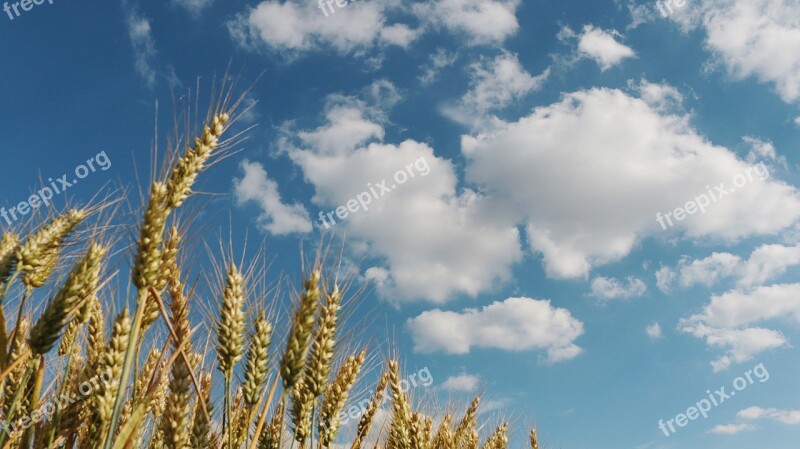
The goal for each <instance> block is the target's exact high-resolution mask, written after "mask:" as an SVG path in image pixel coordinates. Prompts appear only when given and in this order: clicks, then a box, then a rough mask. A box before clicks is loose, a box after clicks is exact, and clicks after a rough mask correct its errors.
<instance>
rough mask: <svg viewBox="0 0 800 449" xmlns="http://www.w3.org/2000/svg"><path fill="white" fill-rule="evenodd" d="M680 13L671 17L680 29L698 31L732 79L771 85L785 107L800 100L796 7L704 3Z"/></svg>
mask: <svg viewBox="0 0 800 449" xmlns="http://www.w3.org/2000/svg"><path fill="white" fill-rule="evenodd" d="M683 10H686V11H683ZM683 10H681V12H680V13H676V14H673V15H672V16H671V17H672V18H673V19H674V20H676V21H678V22H679V23H681V24H682V25H683V27H684V29H689V28H692V27H697V26H700V27H702V28H703V29H704V30H705V32H706V41H705V43H706V47H707V48H708V49H709V50H710V51H711V52H712V53H713V54H714V56H715V57H716V59H717V61H718V62H719V63H720V64H722V65H723V66H724V67H725V68H726V70H727V71H728V73H730V74H731V75H732V76H733V77H734V78H737V79H744V78H748V77H755V78H756V79H758V80H759V81H760V82H764V83H770V84H772V85H774V86H775V89H776V91H777V93H778V94H779V95H780V97H781V98H782V99H783V100H784V101H786V102H793V101H796V100H797V99H799V98H800V52H798V51H797V48H798V46H800V20H798V17H800V3H798V2H797V1H796V0H748V1H733V0H706V1H704V2H702V3H701V4H699V5H697V8H683Z"/></svg>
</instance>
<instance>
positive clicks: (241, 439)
mask: <svg viewBox="0 0 800 449" xmlns="http://www.w3.org/2000/svg"><path fill="white" fill-rule="evenodd" d="M238 106H239V102H238V101H229V97H225V98H224V99H223V100H221V101H218V102H217V103H216V104H215V105H214V106H213V107H212V108H211V110H210V112H209V113H208V114H207V116H206V118H205V119H204V120H199V122H203V123H202V124H200V123H198V124H199V125H201V128H200V129H201V131H200V132H199V133H197V135H196V136H194V137H193V138H189V139H184V142H188V143H186V144H184V145H181V150H180V151H178V150H176V151H174V154H172V155H171V157H166V158H165V162H164V165H165V167H166V169H165V170H162V171H163V175H161V176H156V177H155V179H154V180H153V181H152V182H151V183H150V185H149V186H147V187H148V189H147V192H148V193H147V195H146V201H144V204H143V206H142V208H141V210H139V211H138V212H137V214H135V215H131V216H132V217H133V218H132V219H131V220H137V221H136V222H131V223H127V225H129V226H130V227H131V229H135V230H136V231H135V237H134V238H133V239H132V240H134V242H133V244H131V245H128V247H125V248H119V246H120V239H116V238H112V237H110V236H109V234H108V226H105V225H104V220H105V218H103V213H104V211H106V210H107V209H108V207H106V206H108V204H104V203H103V201H101V204H93V205H91V206H85V207H71V208H68V209H66V210H63V211H61V212H60V213H58V214H57V215H55V216H52V217H49V218H47V219H42V220H41V222H38V223H37V222H31V223H28V224H27V225H25V226H19V227H18V229H15V230H14V231H13V232H12V231H8V232H6V233H4V234H3V235H2V239H1V240H0V301H2V309H1V312H0V382H2V389H1V390H0V416H2V426H3V429H2V432H0V448H2V449H6V448H26V449H29V448H37V449H42V448H103V449H112V448H113V449H126V448H157V449H160V448H170V449H187V448H191V449H201V448H202V449H205V448H226V449H233V448H237V449H240V448H249V449H277V448H292V449H294V448H298V449H302V448H315V447H318V448H328V447H337V448H347V447H349V448H351V449H360V448H362V447H363V448H366V447H370V448H371V447H374V448H386V449H455V448H459V449H477V448H485V449H501V448H506V447H508V437H507V433H508V432H509V423H507V422H502V423H499V424H498V423H495V424H490V423H481V422H479V420H478V408H479V403H480V399H479V398H478V397H476V398H475V399H474V400H473V401H472V402H471V403H470V404H463V408H464V409H466V412H465V413H463V414H462V413H458V414H454V413H451V412H448V411H447V410H437V411H431V410H415V406H414V400H413V399H412V398H410V397H409V396H408V395H407V394H406V392H405V391H404V390H403V389H402V388H401V379H402V377H401V376H402V373H401V370H400V366H401V363H400V361H399V360H398V359H397V358H396V357H393V356H391V357H390V356H386V355H384V354H380V353H378V352H376V350H375V349H371V348H370V347H369V346H364V347H363V348H362V347H357V346H355V345H342V344H340V343H342V342H341V341H339V336H340V335H341V334H342V329H339V327H341V326H340V325H341V324H342V323H341V320H340V318H341V315H342V310H343V308H344V307H345V306H346V305H347V304H349V303H348V302H347V301H345V299H346V297H347V295H348V292H347V288H346V286H345V285H342V283H340V282H339V281H337V280H336V276H335V275H333V274H332V272H331V271H330V270H328V267H327V265H328V264H326V263H325V260H324V258H322V259H320V258H319V257H317V258H316V260H315V261H314V262H312V263H311V264H309V266H308V267H301V268H304V269H303V272H304V275H303V283H302V285H301V286H298V292H297V293H296V294H294V295H292V296H293V297H292V298H291V299H292V304H293V305H292V306H290V308H289V309H288V310H290V311H289V312H287V313H283V314H281V313H273V312H272V311H273V310H276V309H280V307H276V306H275V304H272V303H271V301H273V299H258V300H254V299H253V298H250V297H248V296H250V295H251V292H252V291H253V289H252V285H248V283H251V282H253V278H254V276H253V275H252V273H257V272H259V271H261V270H264V267H263V266H241V264H237V263H234V262H233V261H232V259H233V258H226V259H231V260H225V261H224V262H216V263H214V264H212V265H213V266H210V267H200V270H201V271H204V272H205V273H211V275H210V276H211V277H216V278H217V279H215V281H216V282H217V283H218V285H219V288H218V295H217V297H215V298H211V299H210V300H208V301H207V302H209V303H210V304H205V303H203V302H202V301H204V300H205V299H206V298H203V299H200V298H198V295H197V294H196V293H195V288H194V287H195V285H194V283H193V282H192V281H191V280H190V279H189V276H188V275H187V273H186V270H185V267H184V263H183V262H182V261H185V260H186V259H187V257H194V256H191V255H189V256H187V254H186V252H187V251H189V250H188V249H187V248H188V247H187V245H185V240H186V238H187V236H186V234H187V232H186V230H185V228H183V227H182V226H181V225H180V224H179V220H178V218H177V217H178V215H179V214H178V212H177V211H178V210H179V209H181V207H182V206H183V205H184V203H185V202H186V200H187V199H188V198H189V197H190V196H192V194H193V193H194V191H193V186H194V185H195V182H196V180H197V178H198V176H200V175H201V174H202V173H203V172H204V171H205V170H206V169H207V168H209V167H210V165H212V164H211V162H212V161H213V160H215V159H218V158H219V157H221V156H223V155H224V153H225V152H226V151H228V150H229V149H230V148H231V146H232V143H233V142H235V141H236V139H237V138H238V135H235V136H233V137H231V138H226V134H228V133H230V131H231V130H230V128H231V127H232V125H233V124H234V123H235V122H236V117H237V115H236V110H237V107H238ZM104 201H112V202H116V201H117V200H104ZM228 251H230V252H231V253H233V249H232V248H228ZM67 253H69V257H67ZM112 254H123V255H127V256H125V257H129V261H128V263H127V265H125V266H128V265H129V266H130V267H132V269H131V270H130V271H127V270H124V271H121V273H122V274H121V275H120V276H121V277H123V278H126V280H127V279H129V280H130V281H129V284H130V288H129V289H130V291H132V292H133V293H132V294H131V300H130V301H128V302H127V303H129V304H131V306H130V308H129V309H128V308H123V309H122V310H116V309H117V307H118V305H117V304H118V303H119V301H115V298H116V295H115V294H114V293H113V292H111V290H112V288H111V287H110V284H109V282H108V281H109V279H108V278H109V276H111V275H110V274H109V273H111V272H113V271H114V270H113V268H114V267H110V266H109V263H110V262H109V261H110V260H111V255H112ZM117 265H118V263H116V262H115V266H117ZM195 268H197V267H195ZM39 303H40V304H39ZM205 308H209V309H210V310H211V311H212V313H209V314H204V313H202V312H203V311H204V310H205ZM206 315H208V316H207V317H206ZM204 319H205V320H206V321H207V322H205V323H199V322H198V320H204ZM200 325H203V326H205V327H206V328H209V329H214V330H215V332H214V335H213V336H212V337H211V338H209V339H208V344H205V345H203V344H202V341H201V340H200V339H198V338H197V335H196V334H195V330H196V329H198V328H199V326H200ZM278 330H280V331H278ZM275 333H281V334H282V335H275ZM373 361H375V365H376V367H375V368H376V369H379V370H380V372H381V374H380V375H379V376H377V381H376V382H374V385H364V384H365V381H364V379H365V377H366V376H365V375H364V373H365V372H366V371H367V370H368V369H370V367H368V366H367V365H369V364H370V363H373ZM47 366H58V367H59V369H57V370H55V372H51V371H50V370H47V369H46V367H47ZM357 389H358V390H359V391H370V392H371V395H372V398H371V400H370V401H369V402H368V405H367V407H366V408H365V410H363V413H362V414H361V417H360V420H359V421H358V424H357V427H356V431H355V433H356V434H355V437H348V438H347V439H346V441H343V440H344V438H343V436H340V435H339V433H340V430H341V427H342V426H341V423H340V416H341V413H342V411H343V410H344V409H345V408H346V407H347V405H348V400H349V399H352V396H353V393H354V391H356V390H357ZM216 392H220V394H216ZM220 396H221V398H220ZM219 399H221V400H219ZM385 399H388V400H389V404H390V408H389V411H390V413H389V414H388V416H386V417H385V419H383V422H380V421H379V420H378V415H379V413H378V412H379V411H380V404H381V403H382V402H383V401H384V400H385ZM454 408H455V409H458V407H454ZM530 445H531V447H532V448H533V449H537V448H538V441H537V434H536V431H535V430H531V431H530Z"/></svg>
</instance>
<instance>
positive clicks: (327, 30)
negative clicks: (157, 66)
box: [228, 0, 418, 54]
mask: <svg viewBox="0 0 800 449" xmlns="http://www.w3.org/2000/svg"><path fill="white" fill-rule="evenodd" d="M399 6H400V5H399V3H398V2H393V1H390V2H365V1H359V2H353V3H349V4H347V6H346V11H344V10H342V11H339V12H338V13H337V12H336V10H337V9H338V7H336V6H335V5H334V6H333V8H334V12H332V13H331V12H330V9H328V16H327V17H326V16H325V14H324V13H323V12H322V11H321V10H320V8H319V7H318V4H317V2H299V1H296V0H288V1H283V2H281V1H275V0H267V1H262V2H261V3H259V4H258V5H256V6H255V7H254V8H252V9H250V10H248V11H246V12H244V13H241V14H239V15H237V16H236V17H235V18H234V19H232V20H231V21H229V22H228V29H229V31H230V33H231V35H232V37H233V38H234V40H236V41H237V42H238V43H239V44H240V45H242V46H244V47H247V48H259V47H262V46H264V47H266V48H268V49H270V50H273V51H276V52H283V53H288V54H300V53H303V52H308V51H314V50H333V51H336V52H338V53H340V54H351V53H364V52H366V51H368V50H371V49H375V48H378V47H381V46H385V45H395V46H400V47H404V48H405V47H408V45H410V44H411V42H413V41H414V39H416V37H417V35H418V31H417V30H414V29H411V28H410V27H409V26H408V25H406V24H402V23H390V22H389V20H388V18H387V15H388V13H389V11H391V10H393V9H396V8H397V7H399Z"/></svg>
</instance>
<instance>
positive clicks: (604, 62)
mask: <svg viewBox="0 0 800 449" xmlns="http://www.w3.org/2000/svg"><path fill="white" fill-rule="evenodd" d="M558 37H559V39H560V40H562V41H567V40H577V42H578V44H577V55H578V58H588V59H591V60H593V61H594V62H596V63H597V65H599V66H600V70H602V71H604V72H605V71H606V70H608V69H610V68H611V67H613V66H615V65H617V64H619V63H621V62H622V61H623V60H624V59H628V58H633V57H635V56H636V52H634V51H633V49H631V48H630V47H628V46H627V45H625V44H622V43H620V42H619V41H618V40H617V39H619V38H620V37H622V36H621V35H620V33H619V32H618V31H616V30H602V29H600V28H595V27H594V26H592V25H586V26H584V27H583V32H582V33H580V34H577V33H575V32H574V31H572V29H570V28H569V27H564V28H562V29H561V31H560V32H559V34H558Z"/></svg>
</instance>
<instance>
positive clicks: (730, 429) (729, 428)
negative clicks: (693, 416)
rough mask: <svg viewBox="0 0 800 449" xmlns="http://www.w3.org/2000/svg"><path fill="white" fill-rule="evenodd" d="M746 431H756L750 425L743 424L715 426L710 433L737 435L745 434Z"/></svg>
mask: <svg viewBox="0 0 800 449" xmlns="http://www.w3.org/2000/svg"><path fill="white" fill-rule="evenodd" d="M746 430H755V427H753V426H752V425H750V424H746V423H742V424H718V425H716V426H714V427H713V428H712V429H711V430H710V432H711V433H717V434H723V435H736V434H737V433H739V432H744V431H746Z"/></svg>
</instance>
